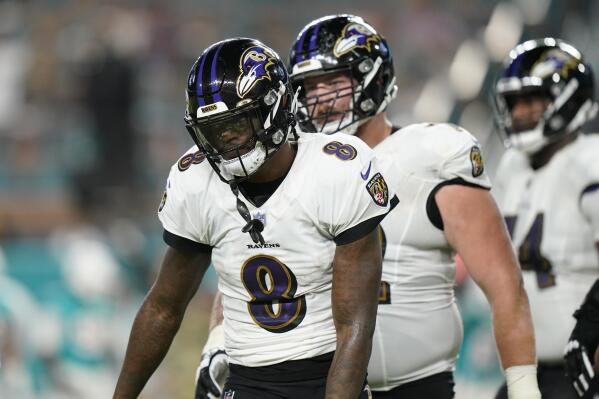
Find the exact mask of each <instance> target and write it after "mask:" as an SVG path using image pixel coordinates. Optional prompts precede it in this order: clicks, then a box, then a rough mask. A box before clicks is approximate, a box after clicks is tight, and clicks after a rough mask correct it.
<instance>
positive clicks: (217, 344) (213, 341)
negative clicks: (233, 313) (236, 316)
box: [202, 324, 225, 354]
mask: <svg viewBox="0 0 599 399" xmlns="http://www.w3.org/2000/svg"><path fill="white" fill-rule="evenodd" d="M216 348H218V349H224V348H225V331H224V329H223V325H222V324H219V325H217V326H216V327H214V328H213V329H212V330H210V334H208V339H207V340H206V344H205V345H204V349H202V354H204V353H208V352H209V351H211V350H212V349H216Z"/></svg>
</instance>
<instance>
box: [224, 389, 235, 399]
mask: <svg viewBox="0 0 599 399" xmlns="http://www.w3.org/2000/svg"><path fill="white" fill-rule="evenodd" d="M234 396H235V391H232V390H230V389H227V390H226V391H225V392H224V393H223V399H233V398H234Z"/></svg>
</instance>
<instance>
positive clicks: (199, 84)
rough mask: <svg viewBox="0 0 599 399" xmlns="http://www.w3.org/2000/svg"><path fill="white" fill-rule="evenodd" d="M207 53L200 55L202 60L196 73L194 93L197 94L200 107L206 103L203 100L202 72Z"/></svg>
mask: <svg viewBox="0 0 599 399" xmlns="http://www.w3.org/2000/svg"><path fill="white" fill-rule="evenodd" d="M207 55H208V54H204V55H203V56H202V62H200V67H199V68H198V74H197V75H196V94H197V96H198V105H199V106H200V107H202V106H204V105H206V102H205V101H204V88H203V82H202V75H203V74H204V61H206V58H207Z"/></svg>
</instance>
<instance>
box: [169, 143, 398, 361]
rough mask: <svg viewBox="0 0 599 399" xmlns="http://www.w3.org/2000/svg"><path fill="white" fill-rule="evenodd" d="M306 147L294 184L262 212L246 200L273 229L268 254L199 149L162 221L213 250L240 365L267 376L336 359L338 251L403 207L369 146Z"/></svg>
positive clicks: (181, 172)
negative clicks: (300, 362) (327, 356)
mask: <svg viewBox="0 0 599 399" xmlns="http://www.w3.org/2000/svg"><path fill="white" fill-rule="evenodd" d="M297 145H298V149H297V154H296V157H295V160H294V162H293V165H292V166H291V169H290V170H289V172H288V174H287V176H286V177H285V179H284V180H283V182H282V183H281V184H280V186H279V187H278V188H277V190H276V191H275V192H274V193H273V194H272V196H271V197H270V198H269V199H268V200H267V201H266V202H265V203H264V204H263V205H262V206H260V207H255V206H253V205H252V204H251V202H250V201H248V200H247V199H245V198H243V194H241V193H240V198H241V199H242V200H243V201H244V202H245V203H246V205H247V206H248V208H249V211H250V213H251V214H252V216H253V217H254V218H257V219H259V220H261V221H262V222H263V223H264V231H263V232H262V236H263V237H264V240H265V242H266V243H265V244H264V245H261V244H256V243H254V242H253V241H252V239H251V237H250V235H249V234H247V233H243V232H242V231H241V228H242V227H243V226H244V225H245V224H246V222H245V221H244V220H243V218H242V217H241V216H240V214H239V213H238V211H237V208H236V198H235V195H234V194H233V193H232V192H231V189H230V188H229V186H228V185H227V184H224V183H223V182H221V181H220V180H219V177H218V175H217V174H216V173H215V172H214V171H213V169H212V168H211V167H210V165H209V163H208V162H202V160H203V157H202V156H201V155H193V154H194V152H196V151H197V148H192V150H191V151H190V152H189V153H188V154H187V155H186V156H184V157H183V158H181V160H180V161H179V163H178V164H176V165H174V166H173V168H172V169H171V173H170V176H169V179H168V183H167V190H166V200H164V201H163V203H162V204H161V207H160V211H159V218H160V220H161V222H162V224H163V226H164V229H165V230H166V231H168V232H170V233H171V234H174V235H176V236H179V237H183V238H186V239H188V240H192V241H194V242H197V243H202V244H206V245H209V246H211V247H212V263H213V265H214V267H215V269H216V272H217V274H218V277H219V286H218V288H219V290H220V292H221V293H222V294H223V309H224V312H223V313H224V331H225V347H226V351H227V354H228V355H229V358H230V362H231V363H235V364H240V365H243V366H249V367H257V366H266V365H270V364H275V363H280V362H284V361H288V360H297V359H305V358H311V357H314V356H318V355H322V354H324V353H328V352H332V351H334V350H335V344H336V333H335V326H334V324H333V317H332V311H331V287H332V262H333V258H334V254H335V248H336V245H335V243H337V244H340V243H347V242H351V241H353V239H352V238H351V235H352V234H356V233H357V230H359V229H365V228H366V229H367V231H370V230H372V229H373V228H374V227H375V226H376V224H378V221H379V220H380V219H382V217H383V216H384V215H386V214H387V213H388V212H389V210H390V209H391V208H392V204H393V205H394V204H396V203H397V202H396V201H397V197H395V196H394V194H392V192H391V191H390V190H388V188H387V185H386V182H385V180H384V178H383V176H382V174H381V172H380V168H379V165H378V161H377V160H376V158H375V157H374V152H373V151H372V150H371V149H370V148H368V146H366V145H365V144H364V143H363V142H362V141H361V140H359V139H357V138H355V137H351V136H347V135H341V134H336V135H329V136H327V135H323V134H309V135H302V136H301V137H300V139H299V141H298V144H297ZM366 221H369V222H373V221H376V224H373V223H370V225H369V227H365V225H368V224H369V223H363V222H366ZM364 231H365V230H362V234H361V235H364Z"/></svg>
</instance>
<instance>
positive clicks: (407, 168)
mask: <svg viewBox="0 0 599 399" xmlns="http://www.w3.org/2000/svg"><path fill="white" fill-rule="evenodd" d="M375 152H376V154H377V156H378V158H379V159H380V161H381V165H382V167H383V171H384V175H385V178H386V179H387V183H388V184H389V187H390V188H392V189H393V190H394V191H395V192H396V193H397V195H398V198H399V200H400V204H401V205H400V206H398V207H397V208H396V209H395V210H394V211H393V212H391V213H390V214H389V215H388V216H387V217H386V218H385V220H383V222H382V223H381V227H382V230H383V234H384V247H385V248H384V251H385V255H384V262H383V276H382V283H381V284H382V285H381V291H380V301H379V308H378V315H377V325H376V330H375V333H374V341H373V349H372V355H371V358H370V364H369V366H368V382H369V384H370V386H371V387H372V388H373V389H376V390H380V391H387V390H390V389H392V388H394V387H396V386H398V385H401V384H405V383H407V382H410V381H414V380H418V379H421V378H424V377H427V376H430V375H433V374H437V373H440V372H445V371H452V370H453V369H454V366H455V360H456V356H457V354H458V351H459V348H460V345H461V342H462V335H463V331H462V321H461V318H460V315H459V312H458V309H457V306H456V303H455V297H454V278H455V264H454V260H453V251H452V249H451V247H450V246H449V244H448V242H447V240H446V239H445V235H444V233H443V231H442V230H441V228H442V225H440V224H439V222H440V215H438V210H437V208H436V205H435V203H434V193H435V192H436V189H437V188H439V187H440V186H442V185H444V184H452V183H454V184H455V183H457V184H466V185H475V186H480V187H483V188H485V189H488V188H490V182H489V179H488V178H487V175H486V174H485V173H484V167H483V162H482V156H481V149H480V145H479V144H478V142H477V141H476V139H475V138H474V137H473V136H472V135H471V134H470V133H468V132H467V131H466V130H464V129H462V128H459V127H457V126H454V125H450V124H431V123H423V124H415V125H410V126H408V127H405V128H403V129H400V130H398V131H397V132H395V133H394V134H393V135H391V136H390V137H389V138H387V139H386V140H384V141H383V142H382V143H380V144H379V145H378V146H377V147H376V148H375ZM435 211H436V212H437V214H436V216H435ZM431 219H433V220H436V223H437V225H438V227H437V226H435V225H433V223H432V221H431ZM440 223H442V222H440ZM440 227H441V228H440Z"/></svg>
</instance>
